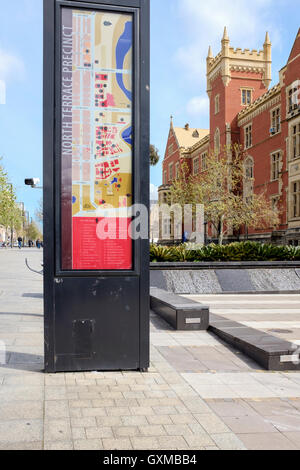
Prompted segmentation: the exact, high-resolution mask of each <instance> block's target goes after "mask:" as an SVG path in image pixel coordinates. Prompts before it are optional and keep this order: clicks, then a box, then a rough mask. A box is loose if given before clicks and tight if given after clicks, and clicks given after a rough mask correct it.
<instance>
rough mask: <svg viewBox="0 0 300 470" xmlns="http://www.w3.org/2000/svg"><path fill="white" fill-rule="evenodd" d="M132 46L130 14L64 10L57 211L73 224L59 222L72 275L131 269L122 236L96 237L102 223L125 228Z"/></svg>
mask: <svg viewBox="0 0 300 470" xmlns="http://www.w3.org/2000/svg"><path fill="white" fill-rule="evenodd" d="M132 41H133V27H132V16H131V15H127V14H119V13H112V12H100V11H88V10H77V9H76V10H72V9H70V8H64V9H63V13H62V186H63V189H62V195H63V201H62V206H63V207H64V206H65V205H68V204H70V212H69V214H70V216H71V221H69V220H68V219H69V216H67V217H63V219H64V220H62V225H63V230H62V236H63V237H64V236H65V238H67V236H68V235H66V234H69V233H72V240H71V241H70V243H72V269H81V270H88V269H95V270H96V269H99V270H101V269H132V241H131V239H130V237H129V236H128V231H127V236H126V237H124V230H123V232H122V235H121V237H119V234H118V233H117V237H110V239H109V240H103V239H99V236H98V235H97V233H98V230H97V225H98V224H99V223H101V221H102V219H103V217H107V216H108V217H110V218H112V219H114V221H115V222H116V220H117V219H124V218H127V221H125V222H126V223H125V225H126V224H127V226H129V223H130V219H128V215H127V208H129V207H130V206H131V205H132V202H133V201H132ZM69 199H71V200H70V201H69ZM65 214H68V212H67V211H65ZM65 219H66V220H65ZM123 222H124V220H123ZM68 223H71V224H72V229H71V231H68V230H64V224H66V225H67V224H68ZM115 225H116V226H117V227H119V225H122V226H123V227H124V226H125V225H124V223H122V222H121V223H120V224H119V223H115ZM64 234H65V235H64ZM120 238H121V239H120ZM124 238H126V239H125V240H124ZM65 245H66V242H65V243H63V246H65ZM62 258H63V260H64V256H63V257H62ZM69 264H70V263H69V261H68V260H67V258H66V262H65V266H64V261H63V269H64V268H65V269H67V268H70V266H69Z"/></svg>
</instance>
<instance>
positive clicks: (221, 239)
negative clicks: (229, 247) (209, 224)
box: [219, 216, 224, 246]
mask: <svg viewBox="0 0 300 470" xmlns="http://www.w3.org/2000/svg"><path fill="white" fill-rule="evenodd" d="M219 227H220V228H219V245H220V246H222V245H223V239H224V217H223V216H222V217H221V219H220V225H219Z"/></svg>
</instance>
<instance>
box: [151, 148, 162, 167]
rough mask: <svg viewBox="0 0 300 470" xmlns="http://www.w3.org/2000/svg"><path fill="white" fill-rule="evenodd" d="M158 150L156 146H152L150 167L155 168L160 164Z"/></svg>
mask: <svg viewBox="0 0 300 470" xmlns="http://www.w3.org/2000/svg"><path fill="white" fill-rule="evenodd" d="M159 158H160V157H159V153H158V149H157V148H156V147H155V146H154V145H152V144H151V145H150V165H152V166H155V165H157V163H158V162H159Z"/></svg>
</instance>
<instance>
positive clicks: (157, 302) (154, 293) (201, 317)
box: [150, 288, 209, 331]
mask: <svg viewBox="0 0 300 470" xmlns="http://www.w3.org/2000/svg"><path fill="white" fill-rule="evenodd" d="M150 299H151V309H152V310H153V311H154V312H155V313H156V314H157V315H159V316H160V317H162V318H163V319H164V320H165V321H167V322H168V323H169V324H170V325H171V326H172V327H173V328H174V329H175V330H182V331H195V330H198V331H199V330H207V329H208V326H209V308H208V307H206V306H204V305H202V304H200V303H199V302H194V301H193V300H190V299H185V298H184V297H180V296H178V295H175V294H171V293H169V292H166V291H164V290H162V289H158V288H151V290H150Z"/></svg>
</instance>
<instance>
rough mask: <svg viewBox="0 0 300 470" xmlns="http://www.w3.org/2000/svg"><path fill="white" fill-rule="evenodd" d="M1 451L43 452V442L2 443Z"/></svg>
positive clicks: (0, 443)
mask: <svg viewBox="0 0 300 470" xmlns="http://www.w3.org/2000/svg"><path fill="white" fill-rule="evenodd" d="M0 450H43V442H42V441H40V442H0Z"/></svg>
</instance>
